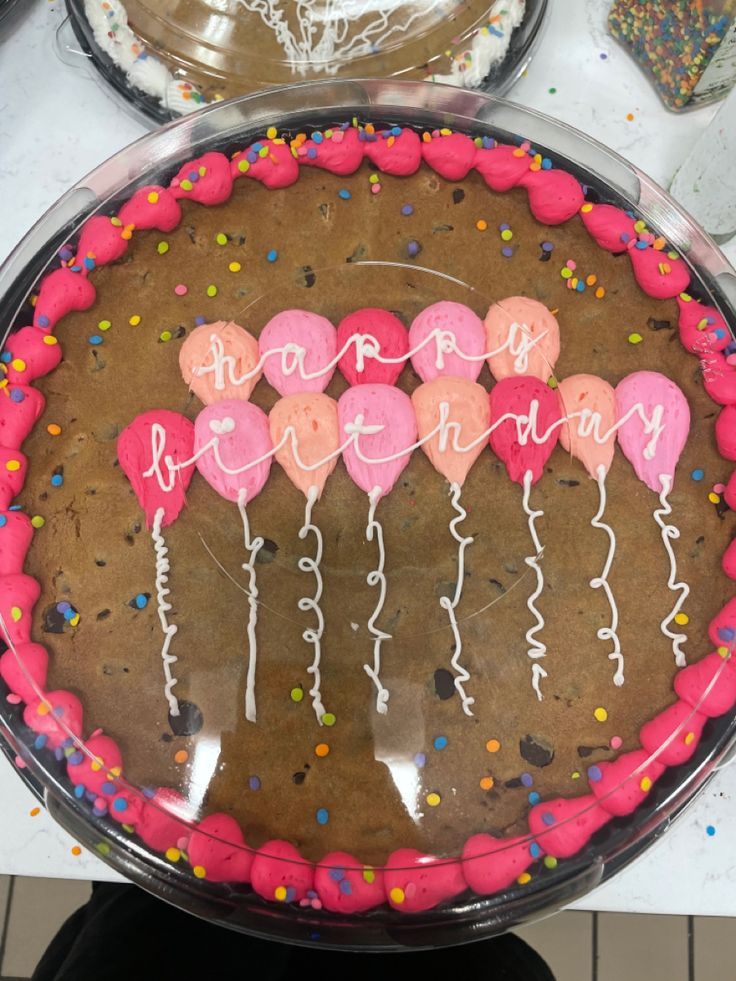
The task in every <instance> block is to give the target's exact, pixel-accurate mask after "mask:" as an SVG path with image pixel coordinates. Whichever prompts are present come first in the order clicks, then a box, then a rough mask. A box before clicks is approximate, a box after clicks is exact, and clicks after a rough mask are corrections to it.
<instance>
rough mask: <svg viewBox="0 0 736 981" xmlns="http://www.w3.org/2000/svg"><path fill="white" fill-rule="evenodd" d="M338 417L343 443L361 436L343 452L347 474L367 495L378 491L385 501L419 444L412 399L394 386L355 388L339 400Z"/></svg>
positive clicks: (358, 386) (350, 389) (363, 386)
mask: <svg viewBox="0 0 736 981" xmlns="http://www.w3.org/2000/svg"><path fill="white" fill-rule="evenodd" d="M337 417H338V421H339V423H340V438H341V441H342V443H345V441H346V440H347V438H348V437H349V436H351V435H353V434H355V433H360V435H359V436H358V437H357V439H358V444H357V445H356V444H355V443H351V444H350V445H349V446H347V447H346V448H345V450H344V451H343V459H344V461H345V466H346V467H347V470H348V473H349V474H350V476H351V477H352V479H353V480H354V481H355V483H356V484H357V485H358V487H360V489H361V490H363V491H365V493H366V494H370V493H371V491H372V490H374V488H376V487H378V488H380V494H379V497H384V496H385V495H386V494H388V492H389V491H390V490H391V488H392V487H393V486H394V484H395V483H396V481H397V480H398V479H399V477H400V475H401V472H402V470H403V469H404V467H405V466H406V465H407V463H408V462H409V460H410V459H411V450H412V447H413V445H414V443H415V442H416V438H417V421H416V418H415V416H414V408H413V406H412V403H411V399H410V398H409V396H408V395H406V393H405V392H402V391H401V390H400V389H398V388H394V387H393V386H392V385H355V386H354V387H353V388H349V389H348V390H347V392H344V393H343V395H342V396H341V397H340V401H339V402H338V403H337ZM372 461H380V462H372Z"/></svg>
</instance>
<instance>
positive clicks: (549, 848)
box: [529, 794, 611, 858]
mask: <svg viewBox="0 0 736 981" xmlns="http://www.w3.org/2000/svg"><path fill="white" fill-rule="evenodd" d="M610 820H611V815H610V814H609V813H607V812H606V811H605V810H604V809H603V808H602V807H601V806H600V804H599V803H598V801H597V798H596V797H595V796H594V795H593V794H588V795H587V796H585V797H573V798H572V799H568V798H566V797H558V798H556V799H555V800H548V801H544V802H543V803H541V804H535V806H534V807H532V809H531V810H530V811H529V830H530V831H531V833H532V834H533V835H535V837H536V839H537V842H538V844H539V846H540V848H541V849H542V851H543V852H546V854H547V855H554V856H555V858H570V857H571V856H573V855H576V854H577V853H578V852H579V851H580V849H581V848H583V847H584V845H586V844H587V843H588V841H590V839H591V837H592V836H593V835H594V834H595V832H596V831H598V830H599V828H602V827H603V825H604V824H606V822H607V821H610Z"/></svg>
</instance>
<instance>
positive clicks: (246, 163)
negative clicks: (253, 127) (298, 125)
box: [230, 140, 299, 191]
mask: <svg viewBox="0 0 736 981" xmlns="http://www.w3.org/2000/svg"><path fill="white" fill-rule="evenodd" d="M258 146H259V147H261V148H263V149H267V150H268V153H266V154H264V155H263V156H261V154H260V153H259V151H258V150H255V149H254V148H253V146H249V147H247V148H246V149H245V150H243V151H242V152H240V153H236V154H235V156H234V157H233V159H232V160H231V161H230V173H231V175H232V177H233V179H236V178H238V177H250V178H251V179H252V180H256V181H259V182H260V183H261V184H263V185H264V187H267V188H268V189H269V190H270V191H274V190H277V189H279V188H282V187H289V186H290V185H291V184H294V183H296V181H297V180H299V164H298V163H297V161H296V158H295V157H294V155H293V154H292V152H291V148H290V147H289V145H288V144H287V143H284V142H283V140H282V141H279V142H278V143H277V142H275V141H274V140H260V141H259V142H258ZM253 157H255V159H251V158H253Z"/></svg>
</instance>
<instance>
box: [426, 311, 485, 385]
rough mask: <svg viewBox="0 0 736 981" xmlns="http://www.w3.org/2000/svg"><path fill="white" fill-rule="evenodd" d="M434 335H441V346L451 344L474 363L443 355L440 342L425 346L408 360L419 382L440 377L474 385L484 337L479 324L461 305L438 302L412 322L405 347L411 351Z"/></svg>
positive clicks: (471, 312) (439, 339)
mask: <svg viewBox="0 0 736 981" xmlns="http://www.w3.org/2000/svg"><path fill="white" fill-rule="evenodd" d="M434 331H441V332H442V335H443V336H444V344H445V345H447V346H448V347H449V346H450V344H454V346H455V347H457V349H458V350H460V351H462V352H463V354H466V355H469V356H471V357H473V358H475V359H476V360H473V361H468V360H466V359H465V358H462V357H461V356H460V355H459V354H454V353H445V352H444V351H443V342H442V338H438V339H437V340H432V341H430V342H429V343H428V344H425V345H424V347H422V349H421V350H420V351H417V352H416V353H415V354H413V355H412V357H411V363H412V365H413V367H414V370H415V371H416V373H417V374H418V375H419V377H420V378H421V379H422V381H423V382H428V381H432V380H433V379H435V378H439V377H441V376H447V375H452V376H453V377H455V378H467V379H468V381H471V382H474V381H476V379H477V378H478V375H479V374H480V372H481V369H482V367H483V354H485V349H486V348H485V344H486V333H485V328H484V327H483V321H482V320H481V319H480V317H479V316H478V315H477V314H475V313H473V311H472V310H471V309H470V308H469V307H466V306H464V305H463V304H462V303H452V302H451V301H450V300H440V302H439V303H433V304H432V305H431V306H429V307H427V308H426V309H425V310H422V312H421V313H420V314H419V315H418V316H416V317H415V318H414V321H413V323H412V325H411V327H410V328H409V347H410V348H411V350H412V351H414V350H415V349H416V348H417V347H418V345H419V344H421V343H422V341H424V340H425V339H426V338H427V337H429V335H430V334H432V332H434Z"/></svg>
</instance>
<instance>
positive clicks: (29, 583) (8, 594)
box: [0, 573, 41, 647]
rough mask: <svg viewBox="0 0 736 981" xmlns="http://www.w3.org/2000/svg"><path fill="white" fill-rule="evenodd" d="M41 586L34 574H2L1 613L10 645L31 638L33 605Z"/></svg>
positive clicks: (25, 641)
mask: <svg viewBox="0 0 736 981" xmlns="http://www.w3.org/2000/svg"><path fill="white" fill-rule="evenodd" d="M40 595H41V587H40V585H39V584H38V582H37V581H36V580H35V579H34V578H33V577H32V576H26V575H24V574H23V573H17V574H14V575H9V576H0V614H2V618H3V621H4V623H5V637H3V639H4V640H7V641H8V645H9V646H10V647H12V646H13V645H16V646H17V645H18V644H27V643H28V642H29V641H30V639H31V627H32V625H33V624H32V613H33V607H34V606H35V605H36V603H37V602H38V597H39V596H40Z"/></svg>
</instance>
